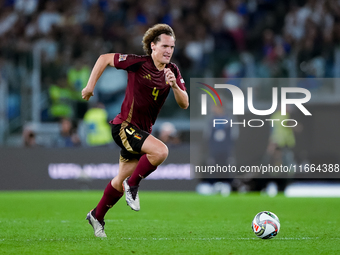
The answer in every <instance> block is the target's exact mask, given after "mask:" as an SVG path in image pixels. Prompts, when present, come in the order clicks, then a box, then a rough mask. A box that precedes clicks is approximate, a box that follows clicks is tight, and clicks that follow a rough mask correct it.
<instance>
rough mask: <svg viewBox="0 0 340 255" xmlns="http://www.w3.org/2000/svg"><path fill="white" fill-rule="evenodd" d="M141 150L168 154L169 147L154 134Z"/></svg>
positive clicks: (146, 140)
mask: <svg viewBox="0 0 340 255" xmlns="http://www.w3.org/2000/svg"><path fill="white" fill-rule="evenodd" d="M141 152H142V153H144V154H150V155H153V154H164V155H165V156H167V155H168V147H167V146H166V145H165V144H164V143H163V142H162V141H161V140H159V139H157V138H156V137H154V136H153V135H149V136H148V137H147V138H146V139H145V141H144V143H143V145H142V149H141Z"/></svg>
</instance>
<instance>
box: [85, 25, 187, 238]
mask: <svg viewBox="0 0 340 255" xmlns="http://www.w3.org/2000/svg"><path fill="white" fill-rule="evenodd" d="M174 48H175V34H174V31H173V30H172V28H171V27H170V26H168V25H166V24H157V25H155V26H153V27H151V28H149V29H148V30H147V31H146V33H145V34H144V37H143V49H144V51H145V53H146V55H145V56H137V55H131V54H120V53H111V54H104V55H101V56H100V57H99V58H98V60H97V62H96V64H95V65H94V67H93V69H92V72H91V75H90V78H89V81H88V83H87V85H86V87H85V88H84V89H83V91H82V97H83V99H85V100H89V99H90V97H91V96H93V90H94V87H95V85H96V82H97V81H98V79H99V77H100V76H101V74H102V73H103V71H104V69H105V68H106V67H107V66H108V65H110V66H113V67H116V68H118V69H124V70H126V71H127V72H128V84H127V88H126V92H125V98H124V101H123V103H122V107H121V112H120V113H119V114H118V115H117V116H116V117H115V118H114V119H113V120H111V121H110V123H111V125H112V137H113V139H114V141H115V142H116V143H117V144H118V145H119V146H120V147H121V152H120V159H119V172H118V175H117V176H116V177H115V178H113V179H112V180H111V181H110V183H109V184H108V185H107V186H106V188H105V190H104V194H103V197H102V198H101V200H100V201H99V203H98V205H97V206H96V207H95V208H94V209H93V210H92V211H91V212H89V213H88V215H87V217H86V219H87V220H88V221H89V223H90V224H91V225H92V227H93V229H94V234H95V236H97V237H106V234H105V232H104V224H105V223H104V216H105V214H106V213H107V211H108V210H109V209H110V208H111V207H112V206H114V205H115V204H116V203H117V201H118V200H119V199H120V198H121V197H122V195H123V193H124V191H125V197H126V202H127V204H128V205H129V206H130V207H131V208H132V209H133V210H135V211H139V210H140V204H139V196H138V187H139V183H140V181H141V180H142V179H144V178H146V177H147V176H148V175H149V174H151V173H152V172H153V171H155V170H156V168H157V166H159V165H160V164H161V163H162V162H163V161H164V160H165V159H166V158H167V156H168V148H167V146H166V145H165V144H164V143H163V142H162V141H160V140H159V139H157V138H155V137H154V136H153V135H151V134H150V133H151V130H152V125H153V124H154V123H155V121H156V118H157V115H158V113H159V111H160V109H161V107H162V106H163V104H164V101H165V99H166V98H167V96H168V94H169V92H170V89H172V91H173V93H174V96H175V100H176V102H177V103H178V105H179V106H180V107H181V108H183V109H186V108H188V106H189V99H188V94H187V92H186V88H185V83H184V80H183V78H182V76H181V73H180V71H179V69H178V67H177V66H176V65H175V64H173V63H170V59H171V57H172V54H173V52H174ZM113 86H114V81H113Z"/></svg>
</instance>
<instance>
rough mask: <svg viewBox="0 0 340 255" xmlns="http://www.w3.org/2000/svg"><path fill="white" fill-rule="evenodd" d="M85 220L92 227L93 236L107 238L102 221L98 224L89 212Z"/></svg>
mask: <svg viewBox="0 0 340 255" xmlns="http://www.w3.org/2000/svg"><path fill="white" fill-rule="evenodd" d="M86 219H87V220H88V221H89V223H90V225H91V226H92V227H93V230H94V235H95V236H96V237H107V236H106V234H105V231H104V225H105V222H104V220H103V221H102V222H99V221H98V220H97V219H96V218H95V217H93V215H92V211H91V212H89V213H88V214H87V216H86Z"/></svg>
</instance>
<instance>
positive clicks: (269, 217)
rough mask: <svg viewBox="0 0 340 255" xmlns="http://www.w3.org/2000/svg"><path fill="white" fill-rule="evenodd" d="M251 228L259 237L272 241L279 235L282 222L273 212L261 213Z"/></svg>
mask: <svg viewBox="0 0 340 255" xmlns="http://www.w3.org/2000/svg"><path fill="white" fill-rule="evenodd" d="M251 228H252V229H253V231H254V233H255V235H256V236H257V237H259V238H262V239H270V238H273V237H274V236H276V235H277V233H279V231H280V220H279V218H278V217H277V216H276V215H275V214H274V213H272V212H269V211H263V212H259V213H258V214H256V216H255V217H254V219H253V222H252V224H251Z"/></svg>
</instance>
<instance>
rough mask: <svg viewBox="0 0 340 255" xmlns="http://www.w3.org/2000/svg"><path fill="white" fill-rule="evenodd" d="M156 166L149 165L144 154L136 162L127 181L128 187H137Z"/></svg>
mask: <svg viewBox="0 0 340 255" xmlns="http://www.w3.org/2000/svg"><path fill="white" fill-rule="evenodd" d="M156 168H157V166H154V165H152V164H151V163H150V161H149V160H148V158H147V157H146V154H144V155H143V156H142V157H141V158H140V159H139V162H138V165H137V167H136V169H135V171H133V173H132V175H131V177H130V178H129V180H128V184H129V186H138V185H139V183H140V181H141V180H142V179H144V178H145V177H147V176H148V175H149V174H151V173H152V172H153V171H155V170H156Z"/></svg>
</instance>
